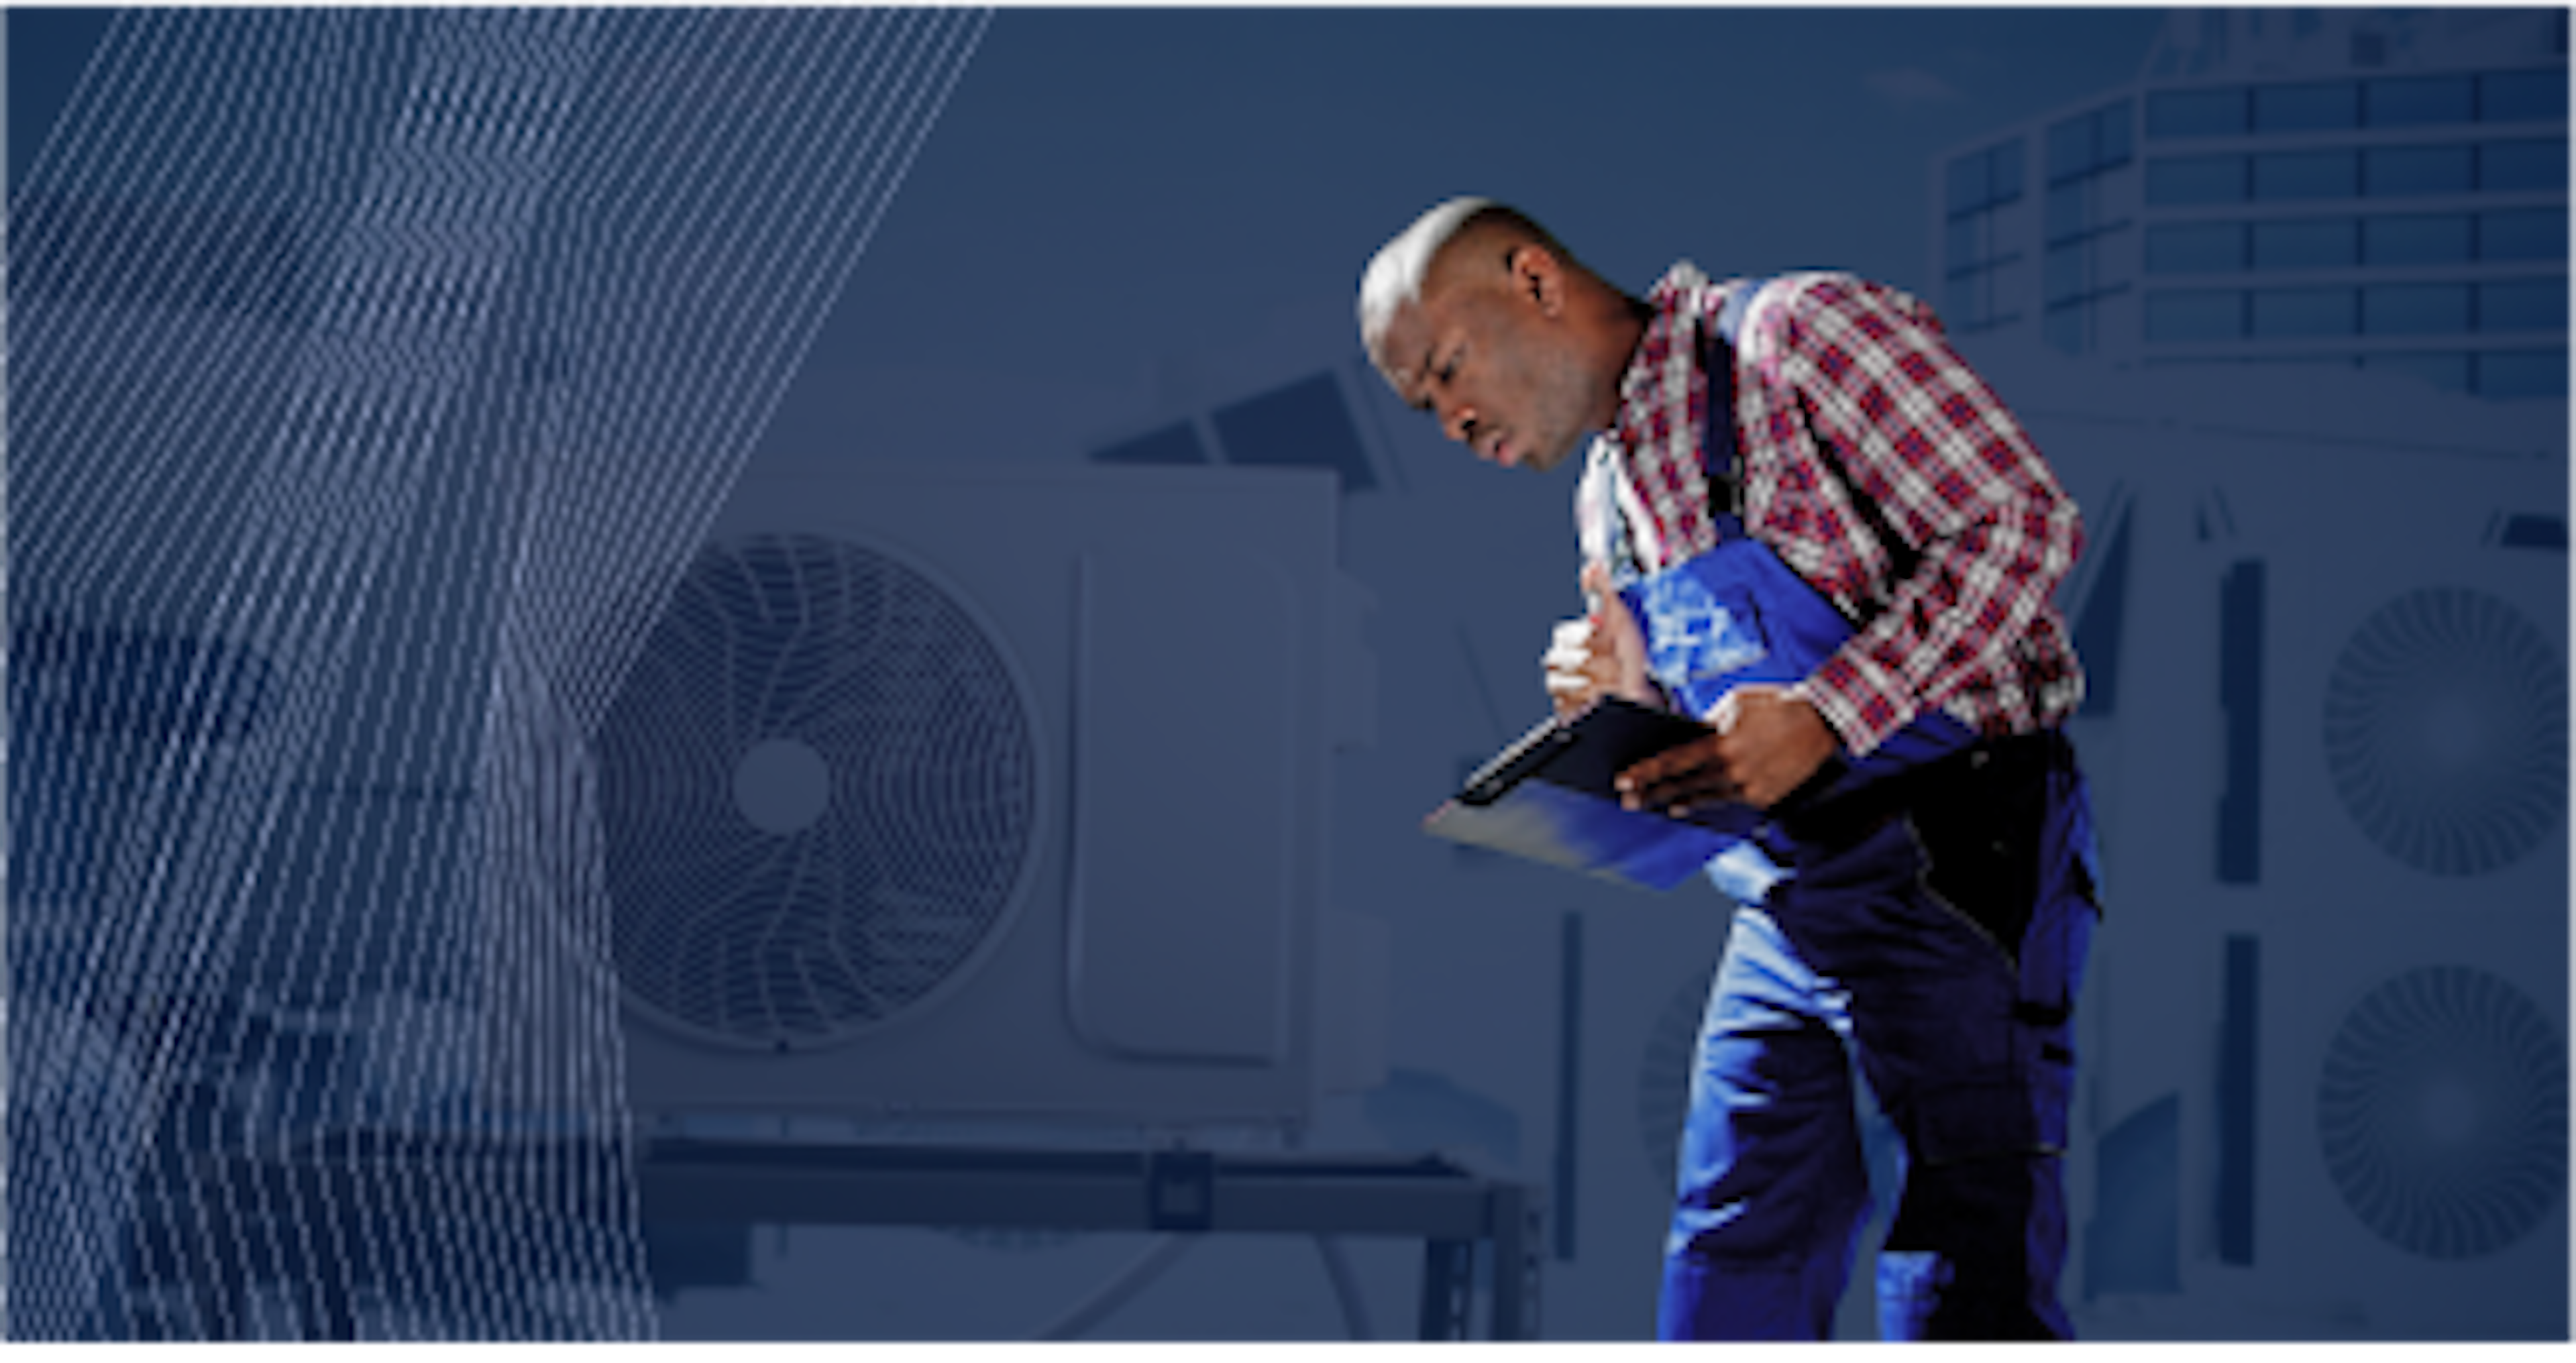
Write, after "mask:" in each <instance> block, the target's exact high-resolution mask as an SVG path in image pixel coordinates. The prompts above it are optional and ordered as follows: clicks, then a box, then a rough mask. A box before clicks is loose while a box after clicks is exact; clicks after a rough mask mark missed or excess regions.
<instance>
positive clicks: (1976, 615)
mask: <svg viewBox="0 0 2576 1363" xmlns="http://www.w3.org/2000/svg"><path fill="white" fill-rule="evenodd" d="M1735 287H1749V285H1745V284H1744V281H1739V280H1730V281H1727V283H1725V284H1717V285H1712V284H1710V283H1709V282H1708V280H1707V278H1706V276H1704V275H1701V274H1700V273H1699V271H1698V270H1696V269H1695V268H1693V267H1692V266H1690V265H1689V264H1688V263H1687V262H1684V263H1682V264H1680V265H1676V266H1675V267H1674V268H1673V270H1672V271H1671V272H1670V273H1668V274H1667V275H1666V276H1665V278H1664V280H1663V282H1662V283H1660V284H1658V285H1657V286H1656V287H1655V290H1654V292H1653V294H1652V295H1650V297H1651V300H1652V302H1653V303H1654V305H1655V309H1656V313H1655V318H1654V320H1653V322H1652V323H1651V324H1650V325H1649V326H1648V328H1647V332H1646V336H1645V339H1644V340H1643V341H1642V342H1641V343H1640V345H1639V347H1638V350H1637V354H1636V356H1635V358H1634V359H1633V360H1632V361H1631V362H1630V366H1629V370H1628V373H1627V375H1626V376H1625V378H1624V379H1623V380H1622V383H1621V388H1620V392H1621V396H1622V399H1623V402H1622V408H1621V414H1620V419H1619V422H1618V428H1617V431H1616V434H1615V435H1614V437H1613V439H1614V440H1615V441H1616V442H1617V444H1618V446H1619V448H1620V449H1621V451H1622V452H1623V453H1624V456H1625V457H1624V459H1623V461H1622V462H1623V463H1624V466H1625V467H1624V469H1623V472H1625V474H1626V475H1627V481H1628V482H1629V484H1630V486H1631V488H1632V489H1633V490H1634V491H1635V492H1636V493H1637V495H1638V500H1639V501H1640V502H1642V503H1643V504H1644V506H1645V508H1646V510H1647V513H1648V514H1647V515H1646V517H1645V520H1646V521H1647V522H1648V524H1645V525H1639V526H1634V527H1632V532H1631V537H1632V539H1633V540H1635V541H1636V543H1635V544H1634V545H1633V546H1632V547H1633V549H1634V551H1635V553H1636V555H1637V558H1638V561H1639V563H1640V564H1641V565H1642V566H1644V567H1645V568H1646V569H1647V570H1649V571H1652V570H1654V569H1657V568H1661V567H1664V566H1667V565H1669V564H1672V563H1677V562H1680V561H1681V560H1683V559H1686V558H1689V557H1690V556H1691V555H1693V554H1696V553H1698V552H1700V551H1701V550H1703V549H1706V548H1708V547H1709V546H1710V545H1712V544H1714V543H1715V542H1716V529H1715V527H1714V526H1713V525H1712V524H1711V523H1710V517H1709V514H1708V512H1709V503H1708V496H1709V493H1708V487H1709V481H1708V478H1707V476H1706V473H1705V471H1704V469H1705V465H1704V464H1703V462H1702V459H1701V455H1700V450H1699V448H1698V446H1699V443H1700V439H1699V438H1700V432H1701V431H1702V430H1703V429H1704V421H1703V417H1704V415H1705V413H1706V412H1707V410H1708V407H1707V403H1708V396H1707V394H1708V382H1707V376H1706V375H1705V374H1704V373H1702V372H1701V367H1700V365H1699V363H1698V360H1697V357H1698V355H1699V354H1700V352H1701V350H1702V349H1703V347H1702V345H1701V340H1700V338H1701V336H1702V335H1703V333H1704V332H1706V331H1707V330H1708V329H1709V328H1711V327H1713V325H1714V322H1715V319H1716V316H1717V312H1718V309H1719V307H1720V306H1721V305H1722V304H1723V302H1724V301H1725V299H1726V296H1727V294H1728V293H1729V292H1730V290H1731V289H1733V288H1735ZM1739 340H1740V342H1741V344H1740V347H1739V349H1738V350H1737V353H1736V359H1735V367H1736V400H1735V413H1734V416H1735V429H1736V432H1737V439H1738V441H1739V443H1740V445H1741V447H1742V450H1743V455H1744V464H1743V469H1742V474H1743V480H1744V487H1743V495H1744V501H1743V505H1744V522H1745V526H1746V528H1747V530H1748V531H1749V532H1750V533H1751V534H1752V535H1753V536H1754V537H1755V538H1756V539H1759V540H1761V541H1762V542H1763V543H1765V544H1768V545H1770V546H1771V548H1772V549H1773V551H1774V552H1776V553H1778V554H1779V555H1780V558H1781V560H1782V561H1783V562H1785V563H1787V564H1788V566H1789V567H1790V569H1791V570H1792V571H1794V572H1796V573H1797V574H1798V575H1799V576H1800V577H1802V578H1805V579H1806V580H1807V581H1808V582H1809V583H1810V584H1812V585H1813V586H1814V587H1815V588H1816V589H1817V590H1818V591H1821V592H1823V593H1824V594H1825V595H1826V596H1827V597H1828V598H1829V599H1831V600H1832V601H1833V603H1834V605H1835V607H1836V608H1837V609H1839V610H1841V612H1842V613H1843V615H1844V616H1845V617H1847V618H1849V619H1853V620H1858V621H1865V622H1867V623H1865V624H1864V625H1862V626H1861V627H1860V628H1859V630H1858V632H1856V633H1855V634H1854V635H1853V636H1852V639H1851V641H1850V642H1849V643H1847V644H1845V645H1844V646H1843V648H1842V649H1841V650H1840V651H1839V652H1837V653H1836V654H1835V655H1834V656H1833V657H1832V658H1831V659H1829V660H1827V661H1826V663H1825V664H1824V665H1823V666H1822V667H1819V668H1818V669H1817V670H1816V671H1815V673H1814V674H1813V675H1812V676H1810V677H1808V678H1807V681H1806V694H1807V696H1808V698H1809V699H1810V700H1811V701H1813V702H1814V704H1815V706H1816V708H1817V710H1818V711H1819V712H1820V713H1821V714H1823V716H1824V717H1825V720H1826V722H1827V723H1829V724H1831V725H1832V726H1833V728H1834V731H1835V732H1836V733H1837V734H1838V735H1840V736H1841V738H1842V741H1843V743H1844V746H1846V747H1847V748H1849V749H1850V750H1851V751H1852V752H1854V753H1855V754H1859V753H1867V752H1869V751H1870V750H1871V749H1873V748H1875V747H1877V746H1878V745H1879V743H1881V742H1882V741H1884V740H1885V739H1886V738H1887V737H1888V736H1889V735H1891V734H1893V733H1895V732H1896V731H1897V730H1899V729H1901V728H1903V727H1905V725H1906V724H1908V723H1910V722H1911V721H1912V720H1913V719H1914V718H1915V716H1917V715H1918V714H1920V713H1922V712H1923V711H1924V710H1926V709H1927V708H1929V707H1936V706H1937V707H1939V708H1940V709H1943V710H1946V711H1948V712H1949V713H1950V714H1952V715H1954V716H1956V717H1957V718H1958V719H1960V720H1961V721H1963V722H1965V723H1967V724H1970V725H1972V726H1974V727H1976V728H1977V729H1979V730H1981V731H1983V732H1986V733H2017V732H2025V731H2028V730H2031V729H2037V728H2042V727H2046V726H2050V725H2054V724H2057V723H2059V722H2061V721H2063V720H2064V719H2065V718H2066V716H2067V715H2068V714H2070V713H2071V712H2073V710H2074V709H2075V707H2076V706H2077V704H2079V703H2080V702H2081V701H2082V700H2083V697H2084V674H2083V669H2082V667H2081V666H2080V665H2079V664H2078V662H2077V661H2076V657H2075V649H2074V646H2073V644H2072V643H2071V642H2070V640H2069V638H2068V636H2067V630H2066V624H2065V621H2064V620H2063V619H2061V618H2060V617H2059V615H2058V612H2057V608H2056V606H2055V605H2054V604H2053V603H2052V602H2051V600H2050V597H2051V594H2052V593H2054V592H2055V591H2056V589H2057V585H2058V583H2059V582H2060V581H2062V580H2063V579H2064V578H2065V576H2066V574H2067V572H2068V571H2069V570H2071V569H2072V568H2073V567H2074V565H2075V560H2076V558H2077V556H2078V555H2079V554H2081V553H2082V552H2083V548H2084V529H2083V521H2082V518H2081V516H2080V515H2079V513H2078V512H2077V509H2076V506H2075V503H2074V501H2073V500H2072V499H2070V498H2069V497H2068V496H2067V495H2066V492H2065V490H2064V489H2063V488H2061V487H2060V486H2058V483H2057V479H2056V476H2055V475H2054V474H2052V473H2051V472H2050V471H2049V468H2048V465H2047V463H2046V461H2045V460H2043V459H2042V458H2041V457H2040V454H2039V451H2038V450H2037V449H2036V448H2035V447H2034V446H2032V444H2031V442H2030V438H2029V437H2028V436H2027V435H2026V434H2024V433H2023V431H2022V428H2021V424H2020V423H2019V422H2018V421H2016V420H2015V419H2014V418H2013V415H2012V413H2011V412H2009V411H2007V410H2006V409H2005V407H2004V405H2003V403H2002V401H2001V400H2000V399H1998V398H1997V397H1996V396H1995V395H1994V393H1993V391H1992V390H1990V389H1988V388H1987V387H1986V385H1985V383H1984V381H1983V380H1981V379H1979V378H1978V377H1977V375H1976V373H1975V371H1973V370H1971V369H1970V368H1969V367H1968V365H1967V362H1966V361H1965V360H1962V359H1961V358H1960V357H1959V355H1958V353H1957V352H1956V351H1954V350H1952V349H1951V348H1950V345H1949V342H1948V341H1947V340H1946V339H1945V338H1944V336H1943V334H1942V328H1941V323H1940V320H1939V319H1938V318H1936V317H1935V316H1933V314H1932V310H1931V309H1930V308H1929V307H1926V306H1925V305H1924V304H1922V303H1921V302H1919V301H1917V300H1915V299H1914V298H1912V297H1909V296H1908V295H1906V294H1903V293H1900V292H1898V291H1897V290H1894V289H1890V288H1887V287H1885V286H1882V285H1878V284H1872V283H1869V282H1867V281H1865V280H1862V279H1858V278H1855V277H1853V276H1851V275H1847V274H1799V275H1790V276H1786V277H1784V278H1782V279H1780V280H1778V281H1775V282H1774V283H1772V284H1771V285H1769V286H1768V287H1766V288H1765V289H1764V290H1763V292H1762V294H1761V295H1760V296H1759V298H1758V299H1757V300H1756V301H1755V303H1754V305H1753V307H1752V309H1751V311H1750V312H1749V313H1748V314H1747V315H1746V317H1745V319H1744V323H1743V327H1742V330H1741V333H1740V336H1739ZM1711 344H1717V343H1716V342H1714V341H1712V342H1711ZM1828 451H1830V453H1831V456H1832V459H1833V462H1834V464H1836V465H1839V468H1840V470H1841V474H1842V476H1841V477H1837V476H1836V475H1835V473H1834V472H1833V471H1831V469H1830V468H1829V466H1828V464H1827V460H1826V455H1827V452H1828ZM1844 478H1848V479H1849V480H1850V483H1849V485H1848V486H1847V485H1846V483H1845V482H1844ZM1854 491H1856V492H1858V493H1859V494H1860V495H1861V496H1863V497H1865V498H1867V499H1868V501H1869V502H1870V504H1871V505H1872V507H1874V508H1875V512H1876V516H1877V519H1878V520H1879V522H1880V523H1882V524H1883V525H1885V526H1886V528H1887V529H1889V530H1891V531H1893V532H1894V534H1895V535H1896V536H1897V537H1898V538H1899V539H1901V540H1903V541H1904V543H1905V545H1906V546H1907V547H1908V548H1910V549H1911V551H1912V553H1913V555H1914V556H1915V558H1916V560H1917V561H1916V563H1915V566H1914V569H1913V571H1912V572H1911V573H1909V574H1907V575H1906V576H1904V577H1903V578H1901V579H1900V578H1897V577H1895V576H1894V573H1895V569H1896V566H1897V559H1898V555H1896V554H1892V553H1891V552H1890V549H1889V547H1888V546H1887V545H1885V544H1882V543H1881V542H1880V540H1879V537H1878V535H1877V534H1876V533H1874V532H1873V531H1872V529H1871V528H1870V517H1868V516H1865V515H1863V514H1862V513H1861V512H1860V511H1859V510H1858V509H1857V508H1855V507H1854V505H1853V504H1852V500H1851V496H1850V495H1849V494H1850V493H1851V492H1854Z"/></svg>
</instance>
